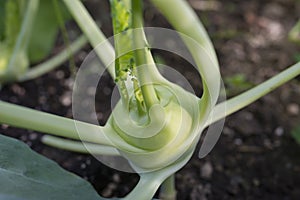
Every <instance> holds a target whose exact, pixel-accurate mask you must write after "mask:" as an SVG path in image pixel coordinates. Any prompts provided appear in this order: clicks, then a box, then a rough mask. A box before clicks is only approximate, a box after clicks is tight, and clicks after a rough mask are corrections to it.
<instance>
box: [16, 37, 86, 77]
mask: <svg viewBox="0 0 300 200" xmlns="http://www.w3.org/2000/svg"><path fill="white" fill-rule="evenodd" d="M86 44H87V39H86V37H85V36H80V37H79V38H78V39H76V40H75V41H74V42H73V43H72V44H71V45H70V46H69V47H67V48H66V49H64V50H63V51H62V52H60V53H58V54H57V55H55V56H54V57H53V58H50V59H48V60H47V61H45V62H43V63H41V64H38V65H36V66H34V67H32V68H30V69H29V70H28V71H27V72H26V73H25V74H24V75H22V76H20V77H18V81H27V80H31V79H35V78H37V77H39V76H41V75H43V74H46V73H48V72H49V71H51V70H53V69H55V68H57V67H59V66H60V65H61V64H63V63H64V62H66V61H67V60H68V59H69V57H70V55H72V54H74V53H76V52H77V51H79V50H80V49H81V48H82V47H83V46H84V45H86Z"/></svg>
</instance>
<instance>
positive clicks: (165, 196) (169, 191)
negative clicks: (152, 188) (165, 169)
mask: <svg viewBox="0 0 300 200" xmlns="http://www.w3.org/2000/svg"><path fill="white" fill-rule="evenodd" d="M159 198H160V199H162V200H176V189H175V174H172V175H171V176H170V177H169V178H167V179H166V180H165V181H164V182H163V184H162V185H161V189H160V193H159Z"/></svg>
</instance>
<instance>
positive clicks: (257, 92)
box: [207, 62, 300, 126]
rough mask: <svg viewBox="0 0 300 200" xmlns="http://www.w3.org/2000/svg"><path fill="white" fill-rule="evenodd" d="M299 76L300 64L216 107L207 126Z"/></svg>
mask: <svg viewBox="0 0 300 200" xmlns="http://www.w3.org/2000/svg"><path fill="white" fill-rule="evenodd" d="M298 75H300V62H298V63H296V64H295V65H293V66H291V67H289V68H288V69H286V70H284V71H282V72H281V73H279V74H278V75H276V76H274V77H272V78H270V79H269V80H267V81H265V82H263V83H261V84H259V85H257V86H256V87H254V88H252V89H250V90H248V91H246V92H244V93H242V94H240V95H238V96H236V97H233V98H231V99H229V100H227V101H225V102H223V103H220V104H218V105H216V106H215V108H214V109H213V110H212V113H211V114H212V119H211V121H209V122H208V123H207V126H208V125H210V124H212V123H214V122H216V121H218V120H220V119H222V118H224V117H226V116H228V115H230V114H232V113H234V112H236V111H238V110H240V109H242V108H244V107H246V106H248V105H249V104H251V103H253V102H254V101H256V100H257V99H259V98H261V97H262V96H264V95H266V94H268V93H269V92H271V91H273V90H274V89H276V88H277V87H279V86H281V85H283V84H284V83H286V82H288V81H289V80H291V79H293V78H295V77H296V76H298Z"/></svg>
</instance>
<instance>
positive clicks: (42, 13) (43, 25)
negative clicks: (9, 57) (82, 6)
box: [28, 0, 71, 63]
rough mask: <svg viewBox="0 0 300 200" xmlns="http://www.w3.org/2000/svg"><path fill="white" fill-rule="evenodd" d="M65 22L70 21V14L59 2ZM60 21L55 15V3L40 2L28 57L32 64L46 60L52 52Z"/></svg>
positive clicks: (43, 0)
mask: <svg viewBox="0 0 300 200" xmlns="http://www.w3.org/2000/svg"><path fill="white" fill-rule="evenodd" d="M59 5H60V10H61V12H62V15H63V18H64V20H68V19H70V17H71V16H70V14H69V12H68V11H67V9H66V8H65V6H64V4H63V3H62V2H59ZM58 31H59V21H58V19H57V16H56V14H55V7H54V4H53V1H49V0H48V1H45V0H42V1H40V7H39V11H38V13H37V17H36V19H35V22H34V26H33V30H32V34H31V38H30V41H29V46H28V56H29V59H30V62H31V63H34V62H38V61H40V60H42V59H44V58H45V57H46V56H47V55H49V53H50V52H51V50H52V48H53V46H54V43H55V39H56V36H57V33H58Z"/></svg>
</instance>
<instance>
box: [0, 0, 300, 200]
mask: <svg viewBox="0 0 300 200" xmlns="http://www.w3.org/2000/svg"><path fill="white" fill-rule="evenodd" d="M189 2H190V3H191V5H192V6H193V7H194V9H196V10H197V13H198V14H199V16H200V18H201V19H202V20H203V21H204V23H205V26H206V27H207V29H208V31H209V33H210V35H211V37H212V40H213V43H214V45H215V48H216V50H217V54H218V55H219V61H220V64H221V73H222V75H223V77H224V78H226V77H232V76H234V75H236V74H244V75H245V77H246V80H247V81H248V82H249V83H252V84H258V83H260V82H262V81H264V80H266V79H267V78H269V77H272V76H273V75H275V74H277V73H278V72H280V71H282V70H283V69H284V68H286V67H287V66H289V65H291V64H293V63H295V62H296V60H295V56H296V55H297V53H298V54H299V50H300V47H299V46H297V45H295V44H293V43H291V42H289V41H288V38H287V34H288V31H289V30H290V29H291V27H292V26H293V25H294V24H295V23H296V21H297V19H298V18H299V17H300V16H299V13H300V3H299V1H296V0H265V1H261V0H251V1H244V0H234V1H232V0H230V1H229V0H226V1H200V0H189ZM204 2H206V4H205V3H204ZM207 2H211V3H210V4H208V3H207ZM88 7H89V8H90V9H91V12H92V13H93V16H94V17H95V18H97V19H99V21H101V24H102V27H103V29H104V32H105V33H106V34H107V35H108V36H110V35H111V28H110V18H109V14H108V10H109V9H108V5H107V4H106V3H102V4H101V5H99V4H98V3H97V2H96V1H92V0H91V1H88ZM145 17H146V25H147V26H161V27H171V26H170V25H169V24H168V23H167V22H166V20H165V19H164V18H163V17H162V16H161V15H160V14H159V12H158V11H157V10H155V9H154V8H153V7H152V6H151V5H150V4H148V3H147V4H146V11H145ZM71 27H72V25H71ZM57 48H59V47H57ZM89 51H90V48H88V47H87V48H86V49H84V50H82V51H81V52H80V53H78V54H77V55H76V57H75V61H76V63H78V65H80V63H81V62H82V60H83V58H84V57H85V56H86V55H87V53H88V52H89ZM160 56H161V57H162V58H163V59H164V61H165V62H166V64H168V65H169V66H173V67H174V68H176V69H177V70H178V71H180V72H182V73H183V74H184V75H185V76H186V77H187V78H188V79H189V81H190V82H191V84H192V86H193V87H194V88H195V89H196V90H199V87H200V86H199V85H200V84H201V82H200V80H199V78H198V76H196V75H195V73H194V71H192V69H191V68H183V67H182V64H183V63H184V61H181V60H179V59H178V58H176V57H172V55H169V54H164V53H162V54H160ZM164 56H165V57H164ZM67 66H68V63H66V64H65V65H64V66H62V67H61V68H59V69H57V70H55V71H53V72H50V73H49V74H47V75H44V76H42V77H39V78H37V79H35V80H33V81H28V82H24V83H14V84H11V85H8V86H5V87H4V88H2V90H1V91H0V99H1V100H3V101H8V102H12V103H16V104H18V105H23V106H26V107H30V108H34V109H37V110H42V111H46V112H49V113H54V114H57V115H60V116H66V117H70V118H71V117H72V110H71V89H72V83H73V77H72V76H71V75H70V70H69V68H68V67H67ZM101 84H102V85H103V87H106V88H108V91H111V88H112V87H113V82H112V80H111V79H110V78H109V77H108V76H105V77H104V78H103V80H102V82H101ZM109 88H110V90H109ZM232 90H233V89H232ZM228 92H229V93H231V92H233V93H235V92H236V91H228ZM98 96H99V97H100V98H99V99H97V100H98V102H99V103H101V104H103V106H102V108H103V109H102V110H100V111H101V112H102V114H101V116H102V118H101V119H100V122H101V123H102V124H103V123H105V120H106V119H107V117H108V116H109V112H110V111H109V109H108V108H109V105H110V104H109V103H110V101H109V98H110V94H109V92H108V93H107V91H106V92H103V93H101V94H99V95H98ZM299 107H300V78H299V77H298V78H297V79H295V80H293V81H291V82H289V83H288V84H285V85H284V86H282V87H280V88H279V89H277V90H276V91H274V92H272V93H271V94H269V95H267V96H265V97H263V98H261V99H260V100H258V101H257V102H255V103H254V104H252V105H250V106H249V107H247V108H245V109H243V110H242V111H240V112H238V113H236V114H233V115H232V116H230V117H227V119H226V124H225V127H224V130H223V134H222V136H221V138H220V140H219V141H218V143H217V145H216V146H215V148H214V149H213V151H212V152H211V153H210V154H209V155H208V156H207V157H205V158H204V159H201V160H200V159H199V158H197V152H196V153H195V156H194V157H193V158H192V160H191V161H190V162H189V163H188V164H187V165H186V166H185V167H184V168H183V169H181V170H180V171H179V172H178V173H177V174H176V181H177V185H176V186H177V190H178V199H179V200H200V199H201V200H205V199H217V200H219V199H249V200H250V199H266V200H267V199H286V200H288V199H299V197H300V156H299V155H300V146H299V145H297V143H296V142H295V141H294V139H293V138H292V137H291V134H290V132H291V130H292V129H293V128H294V127H295V126H297V125H299V124H300V111H299ZM0 131H1V133H2V134H5V135H9V136H13V137H16V138H19V139H21V140H22V141H24V142H26V143H27V144H28V145H30V146H31V147H32V149H34V150H35V151H37V152H39V153H41V154H43V155H45V156H47V157H49V158H51V159H53V160H55V161H57V162H58V163H59V164H60V165H61V166H62V167H64V168H65V169H67V170H69V171H72V172H74V173H76V174H78V175H80V176H82V177H84V178H85V179H87V180H89V181H90V182H91V183H92V184H93V185H94V187H95V188H96V189H97V191H98V192H99V194H101V195H103V196H105V197H112V196H123V195H125V194H127V193H128V192H129V191H130V190H131V189H132V188H133V187H134V185H135V184H136V182H137V181H138V176H137V175H135V174H127V173H123V172H118V171H115V170H112V169H110V168H108V167H106V166H104V165H103V164H101V163H99V162H98V161H97V160H96V159H94V158H93V157H92V156H87V155H81V154H75V153H70V152H67V151H63V150H57V149H54V148H51V147H48V146H45V145H43V144H42V143H41V142H40V137H41V135H42V134H40V133H37V132H34V131H25V130H21V129H17V128H13V127H9V126H6V125H2V126H0Z"/></svg>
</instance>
